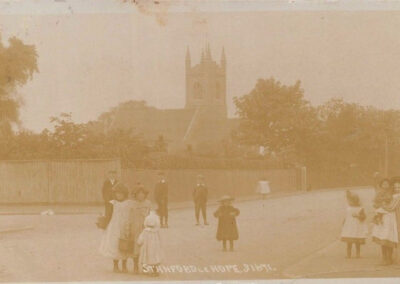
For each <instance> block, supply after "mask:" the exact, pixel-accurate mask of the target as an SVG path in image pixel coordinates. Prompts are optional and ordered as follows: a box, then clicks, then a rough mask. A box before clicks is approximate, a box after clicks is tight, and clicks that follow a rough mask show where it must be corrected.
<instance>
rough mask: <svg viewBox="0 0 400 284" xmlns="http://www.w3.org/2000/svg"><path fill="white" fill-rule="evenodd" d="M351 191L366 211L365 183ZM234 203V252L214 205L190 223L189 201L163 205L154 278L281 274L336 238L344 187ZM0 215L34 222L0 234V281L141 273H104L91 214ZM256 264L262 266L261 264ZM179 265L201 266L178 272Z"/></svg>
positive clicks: (7, 221)
mask: <svg viewBox="0 0 400 284" xmlns="http://www.w3.org/2000/svg"><path fill="white" fill-rule="evenodd" d="M357 192H359V193H360V198H361V201H362V202H363V204H365V206H366V207H367V212H369V211H370V210H371V202H372V198H373V190H372V189H360V190H357ZM234 206H236V207H237V208H239V209H240V211H241V214H240V216H239V217H238V219H237V221H238V226H239V234H240V237H239V240H238V241H237V242H236V244H235V246H236V250H235V251H234V252H223V251H222V250H221V243H219V242H217V241H216V239H215V234H216V225H217V223H216V220H215V218H213V217H212V213H213V212H214V211H215V209H216V207H215V206H212V207H210V208H208V214H209V219H210V225H209V226H195V224H194V223H195V222H194V214H193V213H194V212H193V209H192V208H187V209H179V210H173V211H171V212H170V228H168V229H162V230H161V236H162V241H163V246H164V255H165V260H164V262H163V265H164V266H165V267H169V268H170V272H166V273H162V275H161V276H160V277H159V280H222V279H271V278H281V277H287V276H285V274H284V271H285V270H287V269H289V268H290V267H293V266H294V265H296V263H299V262H301V261H302V260H303V259H305V258H307V257H309V256H310V255H313V254H315V253H317V252H318V251H320V250H321V249H323V248H324V247H327V246H329V245H331V244H332V243H334V242H336V241H337V240H338V238H339V234H340V229H341V225H342V222H343V218H344V214H345V207H346V199H345V192H344V191H342V190H333V191H323V192H311V193H305V194H301V195H294V196H286V197H282V198H275V199H267V200H257V201H245V202H238V203H236V204H234ZM369 216H370V214H369ZM0 219H1V222H0V224H1V225H2V226H5V225H22V226H33V227H34V229H32V230H27V231H22V232H14V233H8V234H2V235H0V281H113V280H114V281H125V280H144V279H149V278H147V277H146V276H143V275H139V276H138V275H132V274H114V273H112V261H111V260H109V259H106V258H104V257H102V256H101V255H100V254H99V253H98V247H99V243H100V240H101V237H102V233H103V232H102V231H101V230H98V229H97V228H96V226H95V221H96V216H95V215H93V214H90V215H88V214H87V215H76V214H75V215H54V216H41V215H20V216H18V215H11V216H0ZM343 254H344V249H343ZM255 264H258V265H259V266H255ZM261 264H265V265H266V266H264V269H262V266H261ZM179 265H192V266H193V267H196V269H197V270H199V269H202V270H205V269H208V270H209V272H204V271H203V272H183V271H179V270H180V269H181V268H182V266H179ZM218 265H219V266H218ZM221 265H231V266H224V267H222V266H221ZM233 265H237V266H236V268H234V266H233ZM193 267H192V269H193ZM257 267H258V269H259V270H260V271H257ZM130 268H131V267H130ZM186 268H187V267H186ZM228 268H229V269H230V271H228ZM171 269H172V270H175V271H172V270H171ZM182 269H183V268H182ZM234 269H236V271H234ZM321 269H322V270H323V269H324V268H323V267H321ZM254 270H255V271H254ZM261 270H262V271H261ZM321 272H323V271H321ZM149 280H150V279H149Z"/></svg>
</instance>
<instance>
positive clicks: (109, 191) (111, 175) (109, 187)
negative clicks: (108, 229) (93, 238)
mask: <svg viewBox="0 0 400 284" xmlns="http://www.w3.org/2000/svg"><path fill="white" fill-rule="evenodd" d="M117 183H118V181H117V172H116V171H109V172H108V178H107V179H106V180H105V181H104V183H103V188H102V193H103V200H104V209H105V213H104V215H105V217H106V224H107V225H108V223H109V222H110V220H111V216H112V212H113V206H112V204H111V203H110V201H111V200H113V199H114V194H113V187H114V186H115V185H116V184H117Z"/></svg>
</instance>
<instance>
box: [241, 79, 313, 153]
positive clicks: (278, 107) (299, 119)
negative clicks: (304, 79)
mask: <svg viewBox="0 0 400 284" xmlns="http://www.w3.org/2000/svg"><path fill="white" fill-rule="evenodd" d="M234 103H235V105H236V108H237V114H238V115H239V117H240V126H239V129H238V131H237V135H236V138H237V139H238V140H239V142H240V143H242V144H245V145H256V146H264V147H265V148H266V149H268V150H269V151H271V152H287V151H296V152H298V153H303V154H304V153H306V152H307V151H308V148H309V147H310V145H309V144H308V142H309V141H310V139H311V138H312V135H313V133H314V132H315V130H316V129H317V127H318V120H317V117H316V112H315V109H314V108H312V107H311V106H310V105H309V102H308V101H306V100H305V99H304V94H303V90H302V89H301V87H300V81H297V82H296V83H295V84H294V85H292V86H285V85H282V84H281V83H280V82H279V81H276V80H275V79H273V78H270V79H267V80H264V79H260V80H258V82H257V84H256V86H255V87H254V89H253V90H252V91H251V92H250V93H249V94H247V95H244V96H242V97H239V98H238V97H235V98H234ZM305 157H306V155H302V157H299V159H304V158H305Z"/></svg>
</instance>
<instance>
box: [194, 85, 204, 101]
mask: <svg viewBox="0 0 400 284" xmlns="http://www.w3.org/2000/svg"><path fill="white" fill-rule="evenodd" d="M193 91H194V97H195V98H196V99H201V98H203V89H202V87H201V85H200V84H199V83H195V84H194V86H193Z"/></svg>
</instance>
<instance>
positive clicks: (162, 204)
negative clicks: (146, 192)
mask: <svg viewBox="0 0 400 284" xmlns="http://www.w3.org/2000/svg"><path fill="white" fill-rule="evenodd" d="M154 199H155V201H156V203H157V211H158V215H159V216H160V224H161V228H168V183H167V181H166V180H165V176H164V173H159V182H158V183H157V184H156V187H155V189H154Z"/></svg>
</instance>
